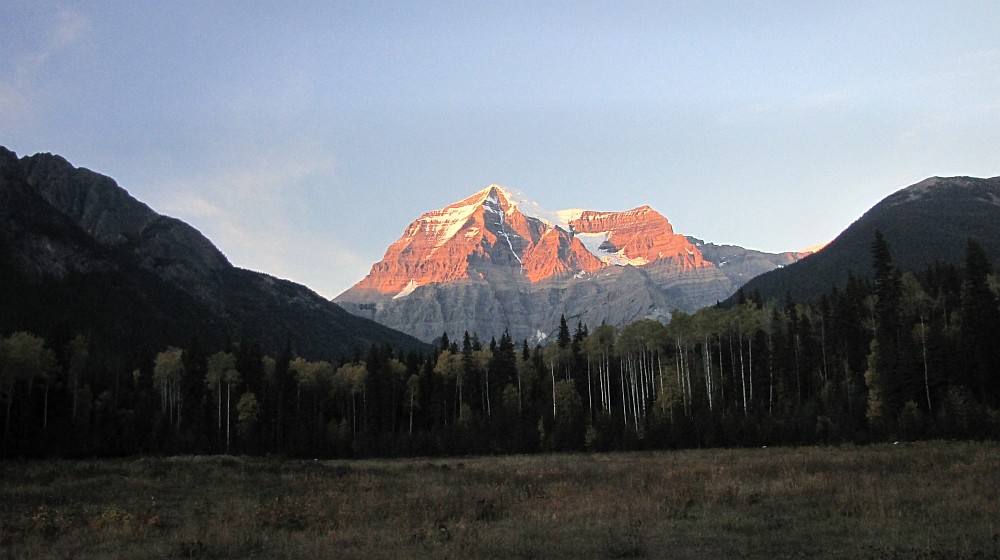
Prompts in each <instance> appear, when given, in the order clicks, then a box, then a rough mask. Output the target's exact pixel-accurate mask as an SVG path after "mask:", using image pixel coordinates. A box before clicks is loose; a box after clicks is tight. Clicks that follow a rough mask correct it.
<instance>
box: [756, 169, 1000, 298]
mask: <svg viewBox="0 0 1000 560" xmlns="http://www.w3.org/2000/svg"><path fill="white" fill-rule="evenodd" d="M876 230H880V231H881V232H882V234H883V235H884V236H885V239H886V241H887V242H888V243H889V248H890V250H891V252H892V258H893V262H894V264H896V266H898V267H900V269H902V270H904V271H912V272H917V271H920V270H923V269H925V268H926V267H928V266H930V265H933V264H934V263H935V262H942V263H951V264H957V265H961V264H962V263H963V259H964V258H965V247H966V241H967V240H968V239H969V238H972V239H974V240H976V241H977V242H978V243H979V244H980V245H981V246H982V247H983V249H984V250H985V251H986V254H987V255H988V256H989V258H990V259H991V261H992V262H993V264H994V265H1000V177H993V178H991V179H977V178H973V177H945V178H943V177H932V178H930V179H926V180H924V181H921V182H919V183H917V184H915V185H912V186H910V187H907V188H905V189H902V190H900V191H898V192H896V193H894V194H892V195H890V196H888V197H886V198H885V199H884V200H882V201H881V202H879V203H878V204H876V205H875V206H873V207H872V208H871V210H869V211H868V212H866V213H865V214H864V215H863V216H862V217H861V218H859V219H858V220H857V221H856V222H854V223H853V224H851V226H850V227H848V228H847V229H846V230H844V232H843V233H841V234H840V235H839V236H837V238H836V239H834V240H833V241H831V242H830V244H829V245H827V246H826V247H825V248H824V249H823V250H822V251H820V252H818V253H816V254H815V255H812V256H810V257H808V258H805V259H802V260H801V261H799V262H797V263H795V264H794V265H791V266H788V267H786V268H782V269H779V270H774V271H771V272H768V273H767V274H763V275H761V276H759V277H757V278H755V279H753V280H751V281H750V282H748V283H747V284H746V285H745V286H744V287H743V290H744V292H745V293H747V294H751V293H753V292H759V293H760V294H761V295H762V296H763V297H764V298H765V299H775V298H784V297H785V294H786V293H787V294H790V295H791V296H792V297H793V298H795V299H796V300H800V301H805V300H810V299H813V298H817V297H819V296H820V295H822V294H823V293H825V292H827V291H829V289H830V287H831V286H832V285H834V284H837V285H839V286H841V287H843V286H844V284H845V282H846V280H847V276H848V273H849V272H850V271H853V272H854V274H855V275H857V276H863V277H867V276H870V275H871V273H872V270H871V267H872V264H871V260H872V257H871V244H872V241H873V240H874V238H875V232H876Z"/></svg>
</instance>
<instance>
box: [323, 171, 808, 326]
mask: <svg viewBox="0 0 1000 560" xmlns="http://www.w3.org/2000/svg"><path fill="white" fill-rule="evenodd" d="M522 208H524V209H525V211H524V212H522V211H521V209H522ZM696 241H698V240H695V239H694V238H688V237H685V236H684V235H681V234H678V233H676V232H674V230H673V226H672V225H671V224H670V222H669V220H667V218H665V217H664V216H663V215H661V214H660V213H659V212H657V211H656V210H654V209H653V208H651V207H650V206H648V205H643V206H639V207H636V208H633V209H630V210H625V211H595V210H585V209H571V210H560V211H556V212H552V211H549V210H546V209H544V208H543V207H542V206H541V205H540V204H538V203H536V202H533V201H531V200H530V199H527V198H526V197H524V195H523V193H520V192H517V191H511V190H508V189H506V188H504V187H502V186H500V185H495V184H494V185H489V186H487V187H486V188H484V189H481V190H479V191H477V192H476V193H474V194H473V195H471V196H469V197H466V198H463V199H462V200H460V201H457V202H455V203H452V204H450V205H448V206H446V207H444V208H441V209H437V210H431V211H428V212H425V213H424V214H422V215H421V216H420V217H418V218H417V219H416V220H414V221H413V222H411V223H410V225H409V226H407V227H406V229H405V230H404V233H403V235H402V236H401V237H400V238H399V239H398V240H397V241H395V242H394V243H392V244H391V245H390V246H389V248H388V249H387V250H386V252H385V255H384V256H383V258H382V259H381V260H380V261H379V262H377V263H375V264H374V265H373V266H372V268H371V271H370V272H369V274H368V275H367V276H365V278H363V279H362V280H360V281H359V282H358V283H357V284H355V285H354V286H352V287H351V288H349V289H348V290H346V291H344V292H343V293H342V294H340V295H338V296H337V297H336V298H334V301H336V302H338V303H339V304H341V305H342V306H344V308H345V309H347V310H348V311H351V312H353V313H357V314H359V315H361V316H365V317H368V318H372V319H375V320H377V321H379V322H382V323H383V324H386V325H389V326H392V327H393V328H395V329H399V330H402V331H404V332H408V333H410V334H413V335H414V336H417V337H418V338H420V339H422V340H428V341H429V340H433V339H434V338H436V337H438V336H440V335H441V334H442V333H443V332H451V333H453V334H454V333H456V332H462V331H464V330H469V331H470V332H476V333H477V334H479V335H480V336H484V337H490V336H492V337H499V336H500V335H501V334H502V333H503V332H504V331H507V332H508V333H509V334H511V335H512V336H513V337H514V338H517V339H521V338H530V339H535V340H540V339H544V338H545V337H546V336H548V335H549V333H551V331H552V330H554V329H555V328H556V327H557V326H558V324H559V318H560V315H562V316H565V317H567V318H573V319H576V320H579V321H581V322H586V323H588V324H592V325H597V324H600V323H601V322H605V321H606V322H609V323H613V324H616V325H619V326H620V325H622V324H625V323H627V322H631V321H634V320H637V319H642V318H647V317H648V318H658V319H664V320H665V319H667V318H669V316H670V314H671V313H672V312H673V311H674V310H676V309H680V310H683V311H694V310H695V309H697V308H699V307H702V306H704V305H711V304H714V303H715V302H717V301H719V300H721V299H725V298H726V297H728V296H729V295H731V294H732V293H733V292H735V291H736V289H737V288H738V287H739V285H742V283H743V282H745V281H746V279H747V278H748V277H752V276H753V275H756V274H759V273H760V272H761V271H765V270H770V269H772V268H774V267H777V266H783V265H784V264H786V263H789V262H794V261H795V260H797V259H798V258H800V257H801V254H799V253H792V252H788V253H782V254H769V253H762V252H759V251H750V250H746V249H743V248H740V247H736V246H728V247H724V246H716V245H711V244H703V245H704V250H703V248H702V247H701V246H699V245H697V244H696ZM706 251H707V252H708V255H706ZM723 253H725V255H724V256H725V260H722V259H723ZM713 258H715V259H716V261H713V260H712V259H713ZM727 266H729V269H728V270H724V269H725V268H726V267H727ZM629 269H630V270H629ZM609 278H613V279H614V281H611V280H609ZM616 284H620V285H616ZM539 333H541V334H540V335H539Z"/></svg>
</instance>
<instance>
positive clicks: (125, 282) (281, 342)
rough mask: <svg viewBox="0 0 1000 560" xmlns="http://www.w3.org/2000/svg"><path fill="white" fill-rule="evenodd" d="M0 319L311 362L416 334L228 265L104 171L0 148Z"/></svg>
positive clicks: (408, 344)
mask: <svg viewBox="0 0 1000 560" xmlns="http://www.w3.org/2000/svg"><path fill="white" fill-rule="evenodd" d="M0 219H2V220H3V221H2V225H0V276H2V277H3V278H4V280H5V287H6V288H7V289H6V290H5V291H4V292H5V293H3V294H0V304H3V306H4V308H5V309H7V310H8V313H6V314H4V316H3V318H2V324H0V328H2V329H3V330H4V331H12V330H28V331H31V332H34V333H36V334H39V335H43V336H48V335H51V333H55V332H74V333H85V334H89V335H90V336H92V337H97V338H100V339H102V340H103V341H105V343H106V344H107V345H109V346H112V347H117V348H119V349H121V350H128V351H131V352H137V351H140V350H142V349H145V350H146V351H158V350H163V349H164V348H166V346H167V345H175V346H187V345H189V344H190V343H191V340H192V338H194V337H197V338H198V339H199V340H200V341H201V343H202V344H204V345H205V346H208V347H212V346H218V345H221V343H222V342H223V341H224V340H225V339H226V338H230V339H237V340H247V341H252V342H255V343H259V344H261V345H262V347H263V349H264V350H265V351H267V352H270V353H272V354H273V355H276V354H277V353H278V352H280V351H281V350H282V349H283V348H284V346H285V345H286V343H289V344H291V345H292V347H293V350H294V351H296V352H297V353H299V354H301V355H303V356H305V357H310V358H312V359H319V358H325V359H332V358H335V357H338V356H342V355H347V354H349V353H352V352H354V351H355V350H359V351H362V352H364V351H367V350H368V348H369V347H370V346H371V345H372V344H383V343H388V344H390V345H392V346H394V347H397V348H407V349H409V348H422V347H423V345H422V344H421V343H419V342H418V341H417V340H416V339H414V338H412V337H410V336H408V335H404V334H403V333H400V332H397V331H393V330H391V329H388V328H386V327H384V326H383V325H380V324H377V323H375V322H373V321H370V320H367V319H363V318H360V317H357V316H354V315H351V314H349V313H347V312H345V311H344V310H343V309H341V308H340V307H339V306H337V305H336V304H334V303H332V302H330V301H328V300H327V299H325V298H323V297H322V296H320V295H318V294H316V293H315V292H313V291H312V290H309V289H308V288H306V287H305V286H301V285H299V284H295V283H293V282H289V281H287V280H281V279H278V278H274V277H271V276H268V275H266V274H262V273H258V272H252V271H248V270H243V269H239V268H236V267H234V266H232V264H230V263H229V261H228V259H226V257H225V255H223V254H222V253H221V252H220V251H219V250H218V249H217V248H216V247H215V246H214V245H213V244H212V242H211V241H209V240H208V239H207V238H206V237H205V236H204V235H202V234H201V233H200V232H199V231H198V230H196V229H195V228H193V227H191V226H190V225H188V224H186V223H184V222H182V221H180V220H178V219H175V218H171V217H168V216H163V215H160V214H158V213H156V212H154V211H153V210H152V209H150V208H149V207H148V206H147V205H145V204H143V203H142V202H140V201H138V200H136V199H135V198H133V197H132V196H131V195H129V193H128V192H126V191H125V190H124V189H122V188H121V187H119V186H118V185H117V184H116V183H115V181H114V180H112V179H111V178H109V177H106V176H103V175H100V174H98V173H94V172H92V171H89V170H87V169H82V168H76V167H74V166H73V165H71V164H70V163H69V162H67V161H66V160H65V159H63V158H61V157H59V156H54V155H51V154H37V155H34V156H30V157H24V158H20V159H18V157H17V156H16V155H15V154H14V153H13V152H11V151H9V150H7V149H6V148H2V147H0Z"/></svg>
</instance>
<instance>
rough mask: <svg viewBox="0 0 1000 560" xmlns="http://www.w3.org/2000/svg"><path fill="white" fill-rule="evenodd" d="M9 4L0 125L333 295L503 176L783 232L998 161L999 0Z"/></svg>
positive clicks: (850, 214)
mask: <svg viewBox="0 0 1000 560" xmlns="http://www.w3.org/2000/svg"><path fill="white" fill-rule="evenodd" d="M247 4H249V5H252V6H254V7H252V8H248V7H247V6H246V5H247ZM317 5H323V6H325V7H323V8H317ZM0 19H2V21H4V25H3V29H2V30H0V52H2V53H3V54H2V55H0V144H2V145H5V146H7V147H8V148H10V149H12V150H14V151H16V152H17V153H18V154H19V155H28V154H32V153H35V152H39V151H46V152H53V153H58V154H61V155H63V156H65V157H66V158H67V159H69V160H70V161H71V162H73V163H74V164H76V165H79V166H83V167H88V168H91V169H94V170H95V171H99V172H101V173H105V174H107V175H110V176H112V177H114V178H115V179H116V180H117V181H118V183H119V184H120V185H121V186H123V187H125V188H126V189H128V190H129V191H130V192H131V193H132V194H133V195H134V196H136V197H137V198H139V199H140V200H143V201H144V202H146V203H148V204H150V205H151V206H152V207H153V208H154V209H156V210H158V211H160V212H163V213H166V214H170V215H173V216H177V217H179V218H181V219H183V220H185V221H187V222H188V223H190V224H192V225H194V226H195V227H197V228H198V229H200V230H201V231H202V232H203V233H205V234H206V235H207V236H208V237H209V238H210V239H211V240H212V241H213V242H215V244H216V245H218V246H219V248H220V249H222V251H223V252H224V253H226V254H227V255H228V256H229V258H230V260H232V261H233V263H234V264H236V265H238V266H242V267H246V268H251V269H256V270H262V271H265V272H268V273H271V274H274V275H276V276H280V277H285V278H290V279H292V280H295V281H297V282H301V283H304V284H306V285H308V286H309V287H311V288H313V289H315V290H316V291H318V292H320V293H322V294H324V295H326V296H329V297H332V296H335V295H337V294H338V293H340V292H341V291H343V290H344V289H346V288H348V287H349V286H350V285H351V284H353V283H354V282H356V281H358V280H360V279H361V278H362V277H363V276H364V275H365V274H367V272H368V270H369V268H370V267H371V265H372V264H373V263H374V262H376V261H378V260H379V259H380V258H381V257H382V254H383V252H384V250H385V248H386V247H388V245H389V244H390V243H392V242H393V241H394V240H396V239H397V238H398V237H399V236H400V235H401V234H402V232H403V230H404V229H405V227H406V226H407V225H408V224H409V223H410V221H412V220H413V219H415V218H416V217H417V216H419V215H420V214H421V213H423V212H425V211H428V210H432V209H435V208H440V207H443V206H445V205H447V204H449V203H451V202H454V201H457V200H460V199H462V198H464V197H466V196H468V195H469V194H472V193H473V192H475V191H477V190H479V189H481V188H483V187H484V186H486V185H488V184H491V183H499V184H502V185H505V186H508V187H510V188H514V189H518V190H521V191H523V192H524V193H525V194H527V195H528V196H530V197H531V198H533V199H535V200H536V201H538V202H539V203H540V204H542V205H543V206H545V207H548V208H550V209H553V210H556V209H562V208H571V207H583V208H588V209H594V210H626V209H629V208H633V207H636V206H640V205H643V204H649V205H650V206H652V207H653V208H655V209H656V210H658V211H659V212H661V213H662V214H664V215H665V216H666V217H667V218H668V219H669V220H670V221H671V222H672V223H673V224H674V228H675V230H676V231H678V232H679V233H684V234H687V235H694V236H697V237H701V238H703V239H706V240H708V241H712V242H716V243H737V244H740V245H743V246H746V247H750V248H756V249H762V250H769V251H782V250H795V249H800V248H803V247H806V246H810V245H814V244H817V243H820V242H823V241H828V240H829V239H831V238H833V237H835V236H836V235H837V234H838V233H840V232H841V231H842V230H843V229H844V228H845V227H847V226H848V225H849V224H850V223H851V222H852V221H853V220H855V219H857V218H858V217H859V216H860V215H861V214H862V213H863V212H864V211H865V210H867V209H868V208H869V207H871V206H872V205H873V204H875V203H876V202H878V201H879V200H881V199H882V198H884V197H885V196H886V195H888V194H890V193H892V192H894V191H895V190H898V189H900V188H902V187H905V186H907V185H909V184H912V183H915V182H917V181H920V180H921V179H923V178H925V177H928V176H932V175H942V176H945V175H972V176H981V177H989V176H996V175H1000V39H998V35H1000V34H998V32H997V29H1000V2H997V1H996V0H990V1H983V2H961V1H956V2H940V1H934V2H921V1H906V2H884V1H880V2H849V1H842V2H824V3H821V2H800V1H796V2H696V1H692V2H555V1H551V2H478V1H476V2H471V1H470V2H432V1H426V2H421V1H412V2H411V1H406V2H273V3H271V2H212V1H198V2H186V1H174V2H163V1H162V0H159V1H156V2H147V1H139V0H136V1H128V2H73V1H65V2H60V1H49V0H34V1H30V2H29V1H19V0H14V1H11V0H7V1H6V2H3V3H2V4H0Z"/></svg>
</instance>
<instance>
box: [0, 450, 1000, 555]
mask: <svg viewBox="0 0 1000 560" xmlns="http://www.w3.org/2000/svg"><path fill="white" fill-rule="evenodd" d="M998 489H1000V445H998V444H996V443H968V442H957V443H956V442H927V443H912V444H899V445H873V446H845V447H821V448H769V449H742V450H732V449H727V450H691V451H665V452H655V453H627V454H625V453H623V454H565V455H532V456H513V457H471V458H449V459H439V458H435V459H404V460H367V461H350V462H347V461H299V460H280V459H275V458H243V457H171V458H139V459H116V460H87V461H68V460H53V461H27V462H0V558H18V559H30V558H81V559H84V558H109V559H110V558H546V559H548V558H1000V498H998Z"/></svg>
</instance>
